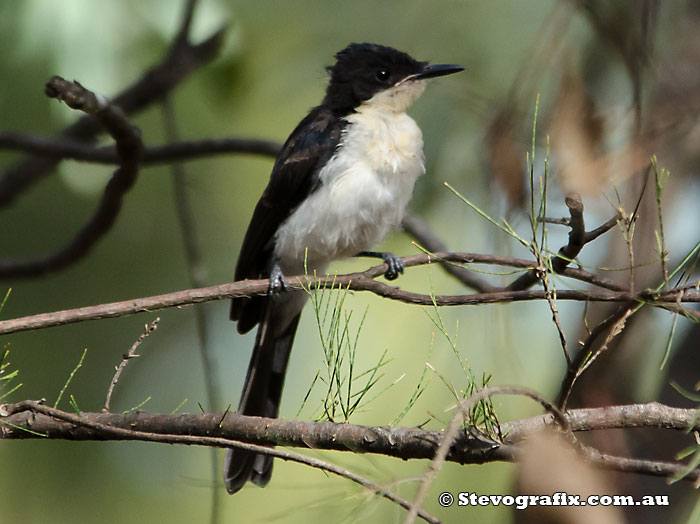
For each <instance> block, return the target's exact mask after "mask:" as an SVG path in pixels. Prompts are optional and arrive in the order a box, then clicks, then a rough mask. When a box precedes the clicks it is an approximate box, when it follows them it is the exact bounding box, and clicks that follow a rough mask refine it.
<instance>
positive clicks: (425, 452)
mask: <svg viewBox="0 0 700 524" xmlns="http://www.w3.org/2000/svg"><path fill="white" fill-rule="evenodd" d="M564 416H565V417H566V420H567V421H568V423H569V424H570V427H571V430H572V431H573V432H579V431H594V430H603V429H610V428H638V427H648V428H666V429H674V430H677V431H688V430H694V431H700V419H698V417H697V410H694V409H682V408H674V407H670V406H664V405H661V404H658V403H650V404H633V405H628V406H612V407H610V406H608V407H603V408H589V409H575V410H571V411H568V412H566V413H565V414H564ZM554 424H557V425H558V423H556V422H555V421H554V417H553V415H552V414H547V415H541V416H538V417H534V418H528V419H523V420H518V421H514V422H508V423H505V424H503V425H502V430H503V432H504V433H505V432H507V433H508V435H507V438H506V441H505V443H497V442H494V441H491V440H488V439H486V438H484V437H483V436H481V435H479V434H475V433H468V432H465V431H463V430H460V431H459V432H458V433H457V435H456V438H455V439H454V441H453V442H452V445H451V447H450V450H449V453H448V454H447V455H446V457H445V460H446V461H448V462H457V463H460V464H484V463H489V462H496V461H506V462H512V461H517V460H518V458H519V453H520V451H519V448H518V447H517V446H516V444H518V443H520V442H521V441H522V440H523V439H525V438H526V437H527V436H528V435H530V434H532V433H533V432H537V431H539V430H541V429H543V428H544V427H546V426H551V425H554ZM36 438H49V439H55V440H75V441H84V440H101V441H104V440H141V441H146V442H161V443H168V444H187V445H203V446H215V447H230V446H241V447H244V446H252V445H253V443H254V444H255V445H256V446H255V448H254V449H255V450H256V451H258V449H259V450H260V452H261V453H269V454H272V455H273V456H278V457H280V458H285V459H286V457H285V456H281V455H280V454H275V452H276V451H278V450H273V449H271V448H269V447H265V446H269V445H272V444H276V445H280V446H287V447H300V448H309V449H325V450H335V451H350V452H355V453H357V452H362V453H374V454H382V455H387V456H391V457H395V458H401V459H433V458H434V456H435V453H436V450H437V448H438V446H439V443H440V442H441V441H442V439H443V438H444V432H441V431H424V430H421V429H418V428H409V427H390V426H357V425H353V424H336V423H332V422H300V421H294V420H281V419H266V418H260V417H246V416H243V415H239V414H238V413H227V414H226V415H225V416H222V415H221V414H216V413H204V414H197V415H191V414H178V415H162V414H153V413H144V412H132V413H127V414H114V413H81V414H80V415H79V416H78V415H75V414H71V413H66V412H63V411H61V410H57V409H54V408H50V407H48V406H44V405H42V404H40V403H37V402H33V401H23V402H18V403H15V404H3V405H0V440H3V439H6V440H7V439H36ZM251 449H253V448H251ZM596 453H597V455H596ZM588 454H589V457H590V458H591V459H592V460H593V461H594V462H595V463H596V464H597V465H599V466H601V467H603V468H607V469H615V470H618V471H628V472H636V473H642V474H647V475H655V476H659V475H663V476H668V475H677V474H678V473H679V472H680V471H683V470H684V469H685V468H686V466H684V465H683V464H678V463H668V462H658V461H647V460H640V459H630V458H625V457H611V456H608V455H602V454H600V453H599V452H596V451H595V450H593V451H591V450H589V453H588ZM698 478H700V471H699V470H697V469H696V470H693V471H692V472H691V474H690V475H689V476H687V477H685V480H690V481H695V480H697V479H698ZM409 504H410V503H409Z"/></svg>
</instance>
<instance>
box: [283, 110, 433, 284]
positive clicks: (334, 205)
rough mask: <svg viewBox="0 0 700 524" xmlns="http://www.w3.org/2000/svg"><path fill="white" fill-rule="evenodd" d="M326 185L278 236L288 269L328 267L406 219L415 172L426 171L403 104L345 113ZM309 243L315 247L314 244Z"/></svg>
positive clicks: (324, 174) (325, 175)
mask: <svg viewBox="0 0 700 524" xmlns="http://www.w3.org/2000/svg"><path fill="white" fill-rule="evenodd" d="M346 120H347V122H348V123H347V126H346V128H345V130H344V132H343V135H342V137H341V141H340V145H339V147H338V150H337V152H336V153H335V155H334V156H333V157H332V158H331V159H330V160H329V161H328V163H327V164H326V166H325V167H324V168H323V170H322V171H321V173H320V178H321V187H319V188H318V189H317V190H316V191H315V192H314V193H313V194H312V195H310V196H309V197H308V198H307V199H306V200H305V201H304V202H303V203H302V204H301V205H300V206H299V207H298V208H297V209H296V211H295V212H294V213H293V214H292V215H291V216H290V217H289V218H288V219H287V220H286V221H285V222H284V223H283V225H282V226H281V227H280V229H279V230H278V232H277V236H276V248H275V250H276V254H277V256H279V257H280V262H281V267H282V271H283V272H284V273H287V274H295V273H300V272H303V262H304V256H305V252H307V253H308V259H307V263H308V267H309V270H311V269H312V268H315V269H317V270H318V271H323V270H324V269H325V265H327V264H328V263H329V262H330V261H332V260H336V259H339V258H345V257H350V256H353V255H355V254H357V253H358V252H359V251H363V250H370V249H372V248H373V247H374V246H376V245H377V244H379V243H380V242H381V241H382V240H383V239H384V237H385V236H386V235H387V234H388V233H389V232H390V231H391V230H392V229H393V228H395V227H396V226H398V225H399V224H400V222H401V219H402V218H403V215H404V212H405V209H406V205H407V204H408V202H409V200H410V199H411V194H412V193H413V186H414V184H415V181H416V179H417V178H418V177H419V176H420V175H422V174H423V173H424V172H425V167H424V160H423V137H422V135H421V132H420V129H419V128H418V126H417V125H416V123H415V122H414V121H413V119H412V118H411V117H409V116H408V115H407V114H406V113H404V112H403V111H401V112H395V111H390V110H387V111H385V110H378V108H377V107H376V106H375V105H367V106H360V107H359V108H358V109H357V112H356V113H353V114H351V115H349V116H347V117H346ZM307 250H308V251H307Z"/></svg>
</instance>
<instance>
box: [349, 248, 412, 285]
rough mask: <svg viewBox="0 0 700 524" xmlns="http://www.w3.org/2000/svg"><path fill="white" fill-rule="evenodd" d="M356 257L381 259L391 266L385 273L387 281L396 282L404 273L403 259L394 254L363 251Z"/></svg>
mask: <svg viewBox="0 0 700 524" xmlns="http://www.w3.org/2000/svg"><path fill="white" fill-rule="evenodd" d="M356 256H359V257H372V258H381V259H382V260H383V261H384V263H385V264H386V265H387V266H389V267H388V269H387V270H386V271H385V272H384V278H386V279H387V280H396V279H397V278H399V275H400V274H402V273H403V270H404V265H403V262H402V261H401V258H399V257H398V256H396V255H394V254H393V253H385V252H381V251H361V252H360V253H358V254H357V255H356Z"/></svg>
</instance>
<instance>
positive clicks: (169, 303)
mask: <svg viewBox="0 0 700 524" xmlns="http://www.w3.org/2000/svg"><path fill="white" fill-rule="evenodd" d="M440 259H445V260H451V261H461V262H464V263H475V262H477V263H493V264H507V265H508V264H516V263H521V262H522V263H525V264H527V263H528V262H527V261H520V262H519V261H518V259H510V258H504V257H495V256H493V255H478V254H474V253H435V254H434V256H431V255H425V254H423V255H412V256H409V257H404V258H403V259H402V261H403V262H404V266H405V267H412V266H417V265H421V264H427V263H429V262H431V261H433V262H435V261H436V260H440ZM385 271H386V265H385V264H382V265H379V266H375V267H372V268H370V269H368V270H366V271H364V272H361V273H351V274H348V275H341V276H330V275H329V276H323V277H319V278H318V279H316V280H310V279H307V277H306V276H303V275H300V276H296V277H287V284H288V288H289V289H290V290H303V289H304V288H305V287H307V288H309V287H310V289H320V288H330V287H331V286H333V285H335V286H336V287H337V286H338V285H342V286H344V287H349V289H352V290H355V291H369V292H372V293H375V294H376V295H378V296H382V297H386V298H391V299H392V300H397V301H400V302H405V303H408V304H416V305H427V306H433V305H435V304H437V305H438V306H459V305H483V304H497V303H503V302H518V301H531V300H543V299H545V298H546V294H545V292H544V291H540V290H529V291H499V292H494V293H474V294H471V295H437V296H431V295H425V294H421V293H413V292H410V291H403V290H401V289H400V288H398V287H393V286H390V285H388V284H385V283H384V282H381V281H375V280H372V279H373V278H376V277H378V276H380V275H383V274H384V272H385ZM307 280H308V282H307ZM268 289H269V280H268V279H261V280H242V281H239V282H232V283H229V284H221V285H218V286H210V287H206V288H199V289H187V290H184V291H176V292H174V293H167V294H164V295H156V296H152V297H145V298H136V299H131V300H125V301H122V302H111V303H107V304H101V305H98V306H88V307H83V308H77V309H67V310H63V311H56V312H54V313H41V314H38V315H31V316H28V317H20V318H15V319H10V320H3V321H0V335H3V334H7V333H15V332H19V331H30V330H34V329H43V328H47V327H53V326H61V325H65V324H73V323H76V322H84V321H87V320H98V319H103V318H116V317H123V316H127V315H132V314H135V313H142V312H145V311H158V310H161V309H166V308H171V307H180V306H185V305H190V304H199V303H203V302H209V301H213V300H224V299H230V298H237V297H250V296H255V295H264V294H266V293H267V292H268ZM557 298H558V299H559V300H577V301H584V302H585V301H590V302H623V303H629V302H632V301H639V300H643V301H646V300H650V297H648V296H647V294H645V293H642V294H640V295H631V294H629V293H627V292H612V291H605V292H598V293H594V292H591V291H575V290H560V291H558V292H557ZM653 299H654V301H653V302H650V303H649V305H652V306H658V307H663V308H671V307H677V306H676V304H675V302H676V301H677V299H678V293H676V292H675V290H672V291H670V292H664V293H660V294H658V295H655V296H654V297H653ZM682 301H683V302H687V303H695V302H700V291H697V290H696V291H686V292H684V293H683V297H682Z"/></svg>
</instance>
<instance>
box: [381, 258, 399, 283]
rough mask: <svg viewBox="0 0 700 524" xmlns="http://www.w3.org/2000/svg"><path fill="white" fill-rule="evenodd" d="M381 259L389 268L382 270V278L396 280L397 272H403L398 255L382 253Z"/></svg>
mask: <svg viewBox="0 0 700 524" xmlns="http://www.w3.org/2000/svg"><path fill="white" fill-rule="evenodd" d="M382 260H384V263H385V264H386V265H387V266H389V268H388V269H387V270H386V271H385V272H384V278H386V279H387V280H396V279H397V278H399V274H403V269H404V266H403V262H402V261H401V259H400V258H399V257H397V256H396V255H394V254H393V253H383V254H382Z"/></svg>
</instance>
